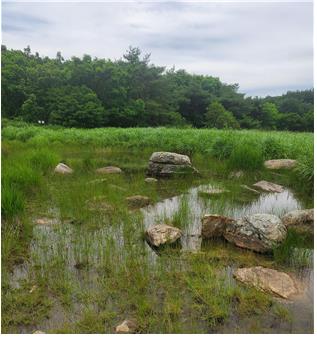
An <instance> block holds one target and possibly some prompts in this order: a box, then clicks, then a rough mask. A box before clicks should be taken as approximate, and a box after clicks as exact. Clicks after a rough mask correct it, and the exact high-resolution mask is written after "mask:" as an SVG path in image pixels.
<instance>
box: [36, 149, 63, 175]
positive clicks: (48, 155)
mask: <svg viewBox="0 0 317 338" xmlns="http://www.w3.org/2000/svg"><path fill="white" fill-rule="evenodd" d="M29 160H30V163H31V166H32V168H34V169H35V170H36V171H39V172H40V173H42V174H46V173H47V172H48V171H49V170H50V169H52V168H53V167H54V166H56V164H57V163H58V156H57V154H56V153H53V152H52V151H51V150H49V149H46V148H44V149H38V150H34V151H33V152H32V153H31V155H30V158H29Z"/></svg>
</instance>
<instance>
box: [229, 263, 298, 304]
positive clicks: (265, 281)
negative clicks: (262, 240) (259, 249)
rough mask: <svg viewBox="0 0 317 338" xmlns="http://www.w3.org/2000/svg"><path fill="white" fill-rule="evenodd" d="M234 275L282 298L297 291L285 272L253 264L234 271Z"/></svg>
mask: <svg viewBox="0 0 317 338" xmlns="http://www.w3.org/2000/svg"><path fill="white" fill-rule="evenodd" d="M234 277H235V278H236V279H237V280H239V281H240V282H242V283H245V284H247V285H250V286H253V287H255V288H257V289H259V290H261V291H264V292H269V293H271V294H273V295H275V296H279V297H282V298H290V297H291V296H293V295H295V294H297V293H298V289H297V287H296V284H295V282H294V280H293V279H292V278H291V277H290V276H289V275H288V274H286V273H285V272H280V271H277V270H273V269H267V268H263V267H262V266H255V267H252V268H242V269H238V270H236V271H235V272H234Z"/></svg>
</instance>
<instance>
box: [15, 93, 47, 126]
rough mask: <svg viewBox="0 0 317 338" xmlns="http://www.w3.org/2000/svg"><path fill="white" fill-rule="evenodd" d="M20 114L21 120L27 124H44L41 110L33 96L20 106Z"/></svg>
mask: <svg viewBox="0 0 317 338" xmlns="http://www.w3.org/2000/svg"><path fill="white" fill-rule="evenodd" d="M21 114H22V118H23V119H24V120H25V121H27V122H38V121H39V120H40V121H44V122H45V120H44V116H43V108H42V107H40V106H39V105H38V103H37V100H36V96H35V95H34V94H31V95H30V96H29V98H28V99H27V100H25V101H24V103H23V104H22V107H21ZM46 122H47V121H46Z"/></svg>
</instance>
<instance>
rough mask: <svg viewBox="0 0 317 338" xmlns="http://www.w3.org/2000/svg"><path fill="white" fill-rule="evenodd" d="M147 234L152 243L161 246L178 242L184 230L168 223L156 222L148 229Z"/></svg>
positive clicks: (147, 238)
mask: <svg viewBox="0 0 317 338" xmlns="http://www.w3.org/2000/svg"><path fill="white" fill-rule="evenodd" d="M145 236H146V240H147V242H148V243H149V244H150V245H152V246H154V247H159V246H161V245H164V244H172V243H174V242H176V241H177V240H178V239H179V238H180V237H181V236H182V232H181V230H180V229H178V228H175V227H172V226H170V225H167V224H156V225H153V226H151V227H150V228H149V229H147V230H146V232H145Z"/></svg>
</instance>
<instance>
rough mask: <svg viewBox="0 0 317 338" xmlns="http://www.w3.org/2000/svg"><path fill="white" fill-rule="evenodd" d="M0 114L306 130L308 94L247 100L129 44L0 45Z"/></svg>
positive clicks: (91, 123) (93, 122)
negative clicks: (45, 49) (97, 47)
mask: <svg viewBox="0 0 317 338" xmlns="http://www.w3.org/2000/svg"><path fill="white" fill-rule="evenodd" d="M1 62H2V84H1V86H2V101H1V108H2V116H3V117H6V118H9V119H15V118H17V119H22V120H24V121H28V122H33V123H38V122H39V121H40V122H39V123H41V124H42V123H45V124H54V125H61V126H64V127H81V128H94V127H147V126H193V127H195V128H202V127H215V128H233V129H235V128H239V127H241V128H244V129H266V130H274V129H277V130H291V131H313V119H314V109H313V107H314V92H313V90H304V91H296V92H288V93H287V94H285V95H281V96H277V97H266V98H258V97H255V98H251V97H246V96H245V94H242V93H239V91H238V90H239V86H238V85H237V84H234V85H230V84H225V83H223V82H221V81H220V79H218V78H216V77H213V76H203V75H192V74H189V73H187V72H186V71H185V70H175V69H174V68H172V69H165V67H159V66H155V65H153V64H152V63H151V62H150V55H149V54H146V55H145V56H143V57H142V53H141V51H140V49H139V48H132V47H130V49H129V50H128V51H127V53H126V54H125V55H123V58H122V59H119V60H116V61H111V60H109V59H98V58H94V59H93V58H92V57H91V56H89V55H84V56H83V57H82V58H78V57H75V56H74V57H72V58H71V59H69V60H64V59H63V57H62V55H61V53H60V52H58V53H57V55H56V58H54V59H50V58H48V57H40V56H39V54H38V53H35V54H32V53H31V49H30V47H27V48H25V49H24V51H19V50H9V49H7V48H6V46H2V59H1Z"/></svg>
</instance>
